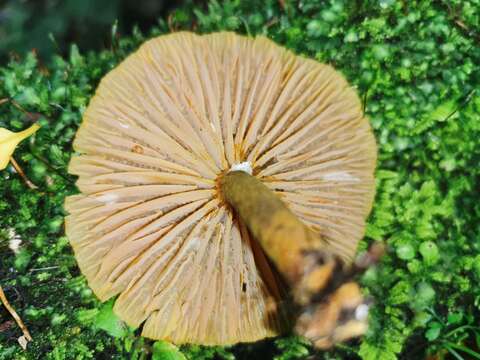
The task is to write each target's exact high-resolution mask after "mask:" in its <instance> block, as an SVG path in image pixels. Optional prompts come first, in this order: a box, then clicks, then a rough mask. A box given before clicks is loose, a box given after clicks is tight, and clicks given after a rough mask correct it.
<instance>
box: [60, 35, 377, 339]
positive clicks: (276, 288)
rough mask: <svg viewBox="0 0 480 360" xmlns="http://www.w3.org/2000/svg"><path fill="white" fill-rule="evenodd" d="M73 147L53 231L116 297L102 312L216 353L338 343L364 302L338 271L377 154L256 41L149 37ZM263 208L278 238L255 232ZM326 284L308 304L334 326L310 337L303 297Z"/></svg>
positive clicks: (348, 255)
mask: <svg viewBox="0 0 480 360" xmlns="http://www.w3.org/2000/svg"><path fill="white" fill-rule="evenodd" d="M74 149H75V151H76V152H77V153H78V154H77V155H74V156H73V157H72V160H71V162H70V166H69V172H70V173H71V174H75V175H78V176H79V179H78V181H77V185H78V188H79V190H80V192H81V193H80V194H78V195H73V196H70V197H68V198H67V200H66V204H65V206H66V210H67V211H68V213H69V215H68V216H67V218H66V233H67V236H68V238H69V239H70V243H71V245H72V247H73V249H74V252H75V256H76V259H77V261H78V264H79V267H80V269H81V271H82V273H83V274H84V275H85V276H86V278H87V280H88V283H89V285H90V287H91V288H92V289H93V291H94V293H95V294H96V295H97V296H98V297H99V299H100V300H102V301H106V300H107V299H110V298H112V297H114V296H117V295H118V298H117V299H116V302H115V306H114V311H115V312H116V313H117V314H118V315H119V316H120V317H121V318H122V319H123V320H124V321H126V322H127V323H128V324H129V325H131V326H135V327H137V326H140V325H141V324H143V333H142V334H143V335H144V336H146V337H149V338H153V339H165V340H168V341H172V342H174V343H176V344H183V343H197V344H205V345H227V344H234V343H238V342H251V341H256V340H259V339H262V338H266V337H272V336H276V335H278V334H281V333H284V332H286V331H288V330H289V329H291V328H292V326H294V324H296V325H295V328H296V329H297V331H299V332H300V333H301V334H304V335H306V336H308V337H310V338H311V339H313V338H314V337H315V336H316V335H318V334H320V335H321V336H322V340H320V341H317V340H315V339H313V340H314V342H316V343H318V346H319V347H328V346H329V345H330V344H331V343H333V342H335V341H336V339H338V340H339V341H341V340H343V339H345V338H349V336H348V332H347V335H345V329H343V328H342V327H341V326H340V325H341V324H339V323H338V321H336V320H339V319H340V317H341V316H340V313H341V312H342V311H343V310H345V308H348V309H350V310H351V311H354V312H355V310H358V306H360V305H364V302H363V299H362V297H361V294H360V292H359V290H358V286H357V285H356V284H354V283H353V282H350V281H349V280H348V279H347V278H348V277H347V276H346V275H345V274H347V270H348V265H349V264H350V263H351V260H352V258H353V256H354V254H355V251H356V247H357V243H358V241H359V240H360V239H361V238H362V236H363V234H364V227H365V218H366V216H367V215H368V213H369V211H370V209H371V206H372V199H373V195H374V178H373V171H374V167H375V161H376V146H375V140H374V137H373V134H372V131H371V128H370V126H369V123H368V121H367V119H366V118H365V117H364V116H363V113H362V109H361V104H360V101H359V99H358V96H357V95H356V92H355V91H354V89H352V88H351V87H350V86H349V85H348V83H347V81H346V80H345V79H344V78H343V77H342V76H341V75H340V74H339V73H338V72H337V71H335V70H334V69H333V68H332V67H331V66H328V65H324V64H320V63H318V62H316V61H313V60H310V59H306V58H303V57H299V56H296V55H294V54H293V53H292V52H290V51H288V50H286V49H284V48H282V47H280V46H278V45H276V44H275V43H273V42H272V41H270V40H268V39H267V38H264V37H257V38H255V39H251V38H247V37H243V36H239V35H236V34H233V33H214V34H209V35H202V36H199V35H195V34H192V33H188V32H180V33H174V34H169V35H163V36H159V37H157V38H154V39H152V40H150V41H147V42H146V43H145V44H143V45H142V46H141V47H140V49H139V50H138V51H136V52H135V53H133V54H132V55H130V56H129V57H128V58H127V59H126V60H124V61H123V62H122V63H121V64H120V65H119V66H117V67H116V68H115V69H114V70H112V71H111V72H110V73H108V74H107V75H106V76H105V77H104V78H103V79H102V81H101V83H100V85H99V86H98V89H97V91H96V93H95V96H94V97H93V98H92V100H91V102H90V104H89V106H88V108H87V110H86V111H85V113H84V116H83V122H82V124H81V126H80V129H79V130H78V133H77V135H76V137H75V141H74ZM278 211H279V212H278ZM274 214H283V215H282V216H284V217H283V218H282V217H281V218H279V219H280V221H279V223H278V224H277V225H278V227H277V228H275V229H273V230H274V231H276V234H277V235H279V234H280V239H279V240H278V241H277V240H276V238H277V237H276V236H271V235H272V234H274V233H272V232H270V233H269V235H268V234H267V235H266V236H263V235H265V234H266V233H268V232H269V231H270V230H272V227H271V226H270V225H271V224H272V223H271V219H272V215H274ZM282 219H283V220H285V222H283V221H282ZM285 224H290V225H291V227H290V228H289V229H286V228H287V227H288V226H286V225H285ZM273 230H272V231H273ZM286 230H288V231H291V232H285V231H286ZM301 233H302V234H301ZM281 234H283V235H281ZM285 234H286V235H285ZM302 236H303V237H302ZM265 239H267V240H265ZM339 264H340V265H339ZM344 264H345V265H344ZM322 269H323V270H322ZM336 274H337V275H338V274H341V275H342V276H337V275H336ZM344 275H345V276H344ZM340 277H342V278H345V279H346V280H345V281H342V282H341V283H339V284H337V285H338V286H336V287H335V291H331V292H330V293H328V294H327V293H325V296H324V297H323V298H324V299H330V300H329V301H330V302H329V303H327V304H326V303H325V302H320V303H319V304H318V305H319V306H316V307H315V310H318V309H321V310H322V311H323V313H322V312H320V313H321V314H323V315H321V316H324V315H325V314H327V313H326V312H325V311H326V310H328V311H330V312H329V314H330V315H331V316H330V318H332V319H334V321H333V322H332V324H333V325H329V326H328V329H327V330H325V329H326V328H325V327H323V326H322V325H321V324H320V330H318V329H317V330H315V329H314V328H315V327H313V328H312V326H311V325H312V324H311V323H309V321H307V322H305V321H306V320H305V316H306V314H307V313H312V312H311V311H310V310H311V309H310V308H309V307H310V305H311V304H312V301H313V300H315V301H316V299H314V293H315V294H318V291H320V290H322V288H324V287H325V286H326V285H327V283H329V281H330V280H332V279H333V278H335V281H336V280H338V279H339V278H340ZM322 281H323V282H322ZM332 281H333V280H332ZM296 284H302V285H301V286H296ZM350 284H353V285H350ZM345 286H346V288H344V287H345ZM352 286H353V287H352ZM292 288H293V298H294V301H293V304H294V306H292V301H291V297H290V292H291V291H292V290H291V289H292ZM336 290H338V291H336ZM344 294H349V295H344ZM332 303H336V304H341V305H338V306H335V307H334V308H333V307H331V306H329V305H328V304H332ZM350 310H349V311H350ZM309 311H310V312H309ZM335 311H336V312H335ZM357 312H361V311H357ZM364 312H365V311H363V313H364ZM320 313H319V314H320ZM342 321H343V320H342ZM358 321H359V322H358ZM358 321H357V322H358V324H357V323H355V324H354V325H363V327H361V328H360V327H359V326H357V328H355V329H356V330H355V331H353V332H351V333H352V334H354V336H356V335H358V334H357V333H362V332H364V330H365V320H364V317H363V318H362V319H361V321H360V320H358ZM315 326H317V327H318V326H319V324H318V322H317V323H316V325H315ZM342 326H343V325H342ZM312 329H313V330H312ZM338 329H340V330H342V329H343V332H340V335H338V336H336V337H335V331H336V330H338ZM312 331H313V333H314V334H313V333H312ZM322 331H323V332H324V333H326V334H327V335H325V336H327V337H328V341H327V340H326V338H325V336H324V335H322V334H323V333H322ZM309 332H310V333H312V334H313V335H311V334H310V333H309ZM309 334H310V335H309ZM315 334H316V335H315ZM322 344H323V345H322Z"/></svg>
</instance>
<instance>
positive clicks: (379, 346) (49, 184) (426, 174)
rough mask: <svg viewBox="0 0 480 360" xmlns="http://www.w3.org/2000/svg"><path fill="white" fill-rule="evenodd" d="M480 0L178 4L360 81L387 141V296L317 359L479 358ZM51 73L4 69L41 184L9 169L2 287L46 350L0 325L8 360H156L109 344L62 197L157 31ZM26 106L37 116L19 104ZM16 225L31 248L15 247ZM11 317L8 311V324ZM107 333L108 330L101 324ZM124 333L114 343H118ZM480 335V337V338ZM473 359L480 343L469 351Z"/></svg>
mask: <svg viewBox="0 0 480 360" xmlns="http://www.w3.org/2000/svg"><path fill="white" fill-rule="evenodd" d="M479 9H480V4H479V3H478V0H472V1H460V0H454V1H450V2H448V4H447V2H445V5H444V4H443V3H442V2H436V3H435V4H433V5H432V4H430V2H421V1H420V2H400V1H399V2H396V1H387V0H382V1H379V2H369V1H363V2H350V1H340V0H330V1H317V0H303V1H301V2H294V1H288V0H286V1H276V0H266V1H255V0H245V1H239V0H237V1H226V2H222V3H221V4H220V3H218V2H216V1H210V3H209V5H208V7H207V8H205V9H200V8H195V7H192V6H186V7H185V8H183V9H179V10H175V11H174V13H173V16H172V17H171V22H170V26H171V27H173V28H176V29H195V30H196V31H198V32H211V31H217V30H225V29H228V30H235V31H238V32H241V33H247V34H251V35H254V34H264V35H267V36H269V37H270V38H273V39H274V40H275V41H277V42H278V43H280V44H283V45H284V46H286V47H289V48H291V49H292V50H294V51H295V52H297V53H299V54H303V55H305V56H309V57H312V58H316V59H317V60H320V61H323V62H328V63H331V64H333V65H334V66H335V67H336V68H338V69H339V70H341V71H342V72H343V73H344V74H345V76H346V77H347V78H348V79H349V81H350V82H351V83H352V84H353V85H354V86H356V87H357V88H358V91H359V94H360V96H361V98H362V99H363V101H364V105H365V110H366V113H367V115H368V116H369V118H370V120H371V123H372V126H373V127H374V129H375V133H376V137H377V141H378V144H379V161H378V170H377V196H376V199H375V204H374V209H373V213H372V215H371V216H370V219H369V225H368V228H367V234H366V238H365V241H364V242H363V243H362V244H361V248H366V246H367V243H370V242H373V241H383V242H385V243H386V244H387V255H386V256H385V257H384V258H383V260H382V262H381V264H380V265H379V266H378V267H377V268H375V269H370V270H369V271H367V272H366V273H365V275H364V276H363V277H362V279H361V281H362V283H363V285H364V288H365V291H366V292H367V293H369V294H370V295H371V296H372V297H373V299H374V300H375V305H374V306H373V308H372V311H371V321H370V322H371V325H370V330H369V333H368V334H367V336H365V337H364V338H363V339H362V340H359V341H354V342H352V343H349V344H347V345H341V346H338V347H337V348H335V349H334V350H333V351H331V352H328V353H321V354H317V355H318V357H319V358H323V359H333V358H337V359H338V358H345V359H347V358H348V359H353V358H359V357H360V358H363V359H372V360H373V359H382V360H383V359H395V358H397V357H400V358H403V359H420V358H423V357H424V356H425V354H427V353H430V354H433V353H437V352H442V351H443V352H450V353H452V354H454V356H463V357H464V358H469V356H471V354H469V353H468V350H469V349H468V348H469V347H470V348H473V349H474V348H475V346H477V348H478V346H479V344H476V345H475V341H478V339H479V338H480V336H479V334H480V329H479V327H478V318H479V304H480V288H479V286H478V283H479V280H480V270H479V269H480V265H479V263H480V262H479V255H478V254H479V253H480V237H479V234H480V222H479V221H478V219H479V218H480V201H479V200H480V196H479V192H478V189H479V188H480V182H479V179H480V166H479V163H480V120H479V115H478V114H479V113H480V93H479V90H478V89H479V85H480V70H479V68H478V64H480V46H479V41H480V40H479V39H480V35H479V32H478V29H479V28H480V27H479V21H480V20H479V19H480V11H479ZM167 31H168V27H167V25H166V23H165V22H163V21H162V22H160V25H159V27H158V28H155V29H152V31H151V33H150V34H149V35H148V36H146V37H144V35H142V34H140V33H139V32H138V31H134V33H133V34H132V35H131V36H129V37H124V38H120V39H119V40H118V41H114V42H113V45H112V48H111V49H106V50H104V51H102V52H98V53H88V54H82V53H80V52H79V51H78V48H77V47H76V46H74V45H73V46H72V48H71V52H70V57H69V58H61V57H59V56H55V57H53V58H52V59H51V60H50V61H49V62H48V63H47V64H40V63H39V62H38V60H37V59H36V57H35V55H34V54H33V53H30V54H29V55H28V56H26V57H25V58H24V59H22V60H19V61H13V60H12V61H11V62H10V64H9V65H8V66H4V67H3V68H0V99H2V98H10V99H13V100H14V101H15V103H13V102H7V103H3V104H2V105H0V127H6V128H9V129H11V130H18V129H22V128H25V127H27V126H28V125H29V124H30V123H31V121H32V119H38V121H40V123H41V124H42V129H40V130H39V131H38V133H37V134H36V135H35V136H34V137H32V138H30V139H29V140H27V141H25V142H24V143H22V144H21V145H20V147H19V149H18V150H17V152H16V154H15V157H16V159H17V161H18V162H19V163H20V164H21V166H22V167H23V169H24V171H25V172H26V174H27V176H28V177H29V178H30V179H31V180H32V181H33V182H34V183H35V184H36V185H37V186H38V190H31V189H28V188H27V187H26V186H25V184H24V183H23V181H22V180H21V179H20V178H19V177H18V175H17V174H16V173H14V171H13V169H12V168H11V167H9V168H8V169H7V170H5V171H2V172H0V194H1V196H0V229H2V231H1V232H0V256H1V259H2V261H1V263H0V279H1V283H2V286H3V287H4V289H5V291H6V293H7V295H8V297H9V298H10V299H11V302H12V303H13V305H14V306H15V308H16V309H17V310H18V311H19V313H20V315H21V316H22V317H23V318H24V320H25V322H26V323H27V324H28V326H29V328H30V331H31V333H32V334H33V336H34V338H35V341H34V342H33V343H32V344H30V346H29V350H28V351H27V352H23V351H22V350H21V349H20V348H19V346H18V345H17V343H16V337H18V336H19V335H20V334H19V331H18V329H17V328H15V327H11V328H8V329H7V330H2V331H1V332H0V359H101V358H117V359H145V358H148V357H150V355H149V354H150V353H151V351H152V344H151V342H150V341H148V340H145V339H142V338H141V337H139V336H138V333H137V332H135V331H134V330H131V329H123V328H122V331H121V332H115V334H116V335H118V334H120V335H119V336H117V337H113V336H110V335H109V334H108V333H107V332H106V331H104V330H102V326H98V324H99V320H98V319H99V318H98V317H99V314H104V312H102V309H103V307H102V306H104V305H102V304H100V303H99V302H98V301H97V300H96V299H95V297H94V296H93V295H92V292H91V290H90V289H89V288H88V286H87V285H86V282H85V279H84V278H83V277H82V276H81V275H80V273H79V270H78V268H77V266H76V263H75V260H74V258H73V255H72V252H71V249H70V247H69V245H68V241H67V239H66V238H65V236H64V232H63V228H62V218H63V216H64V215H65V214H64V211H63V208H62V204H63V200H64V198H65V196H66V195H69V194H72V193H75V191H76V190H75V187H74V181H75V179H74V177H72V176H70V175H69V174H68V173H67V171H66V166H67V164H68V161H69V158H70V155H71V152H72V148H71V143H72V138H73V136H74V134H75V131H76V129H77V127H78V125H79V123H80V119H81V115H82V112H83V111H84V110H85V107H86V105H87V104H88V101H89V99H90V97H91V96H92V93H93V91H94V89H95V87H96V86H97V84H98V82H99V80H100V78H101V77H102V76H103V75H104V74H105V73H106V72H108V71H109V70H110V69H112V68H113V67H114V66H115V65H116V64H117V63H118V62H119V61H121V60H122V59H123V58H124V57H125V56H126V55H127V54H129V53H130V52H131V51H133V50H134V49H136V48H137V47H138V45H139V44H140V43H141V42H142V41H144V39H145V38H148V37H151V36H154V35H158V34H160V33H165V32H167ZM17 105H19V106H20V107H22V108H24V109H25V110H26V111H28V112H29V114H27V113H25V112H23V111H21V110H20V109H19V106H17ZM10 229H14V231H15V232H16V234H18V236H19V237H20V238H21V239H22V241H23V243H22V248H21V251H20V252H19V253H18V254H16V255H15V254H13V253H12V252H10V251H9V249H8V240H9V237H11V236H12V234H11V231H9V230H10ZM7 319H9V317H8V314H7V313H6V311H4V310H3V309H0V324H2V323H4V322H5V321H6V320H7ZM103 328H105V326H103ZM115 334H114V335H115ZM475 339H477V340H475ZM181 350H182V351H183V352H184V354H185V356H187V358H191V359H214V358H220V359H233V358H238V359H254V358H258V359H268V358H277V359H296V358H297V359H298V358H303V357H305V356H306V354H307V353H310V354H313V353H315V352H314V351H313V350H312V349H311V348H310V347H309V346H308V345H307V344H306V343H305V342H304V341H303V340H302V339H298V338H296V337H285V338H282V339H277V340H272V341H265V342H261V343H258V344H252V345H238V346H235V347H233V348H204V347H198V346H189V347H183V348H182V349H181ZM470 351H472V350H470Z"/></svg>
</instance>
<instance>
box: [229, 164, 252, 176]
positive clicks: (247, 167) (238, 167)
mask: <svg viewBox="0 0 480 360" xmlns="http://www.w3.org/2000/svg"><path fill="white" fill-rule="evenodd" d="M230 171H243V172H246V173H247V174H249V175H252V164H251V163H250V161H245V162H242V163H239V164H233V165H232V167H231V168H230Z"/></svg>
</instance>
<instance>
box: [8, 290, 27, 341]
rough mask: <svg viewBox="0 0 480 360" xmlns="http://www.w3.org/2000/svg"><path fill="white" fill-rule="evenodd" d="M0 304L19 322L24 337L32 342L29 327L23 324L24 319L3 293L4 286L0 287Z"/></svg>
mask: <svg viewBox="0 0 480 360" xmlns="http://www.w3.org/2000/svg"><path fill="white" fill-rule="evenodd" d="M0 302H1V303H2V304H3V306H5V308H6V309H7V311H8V312H9V313H10V315H12V317H13V318H14V319H15V321H16V322H17V324H18V326H19V327H20V329H21V330H22V331H23V335H24V336H25V338H26V339H27V340H28V341H32V340H33V339H32V336H31V335H30V332H29V331H28V329H27V327H26V326H25V324H24V323H23V321H22V319H21V318H20V316H18V314H17V312H16V311H15V309H14V308H13V307H12V306H11V305H10V303H9V302H8V300H7V297H6V296H5V293H4V292H3V289H2V286H1V285H0Z"/></svg>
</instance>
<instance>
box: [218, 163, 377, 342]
mask: <svg viewBox="0 0 480 360" xmlns="http://www.w3.org/2000/svg"><path fill="white" fill-rule="evenodd" d="M220 184H221V191H222V194H223V198H224V200H225V201H226V202H227V203H228V204H230V205H231V206H232V207H233V209H234V210H235V212H236V213H237V214H238V216H239V217H240V219H241V220H242V221H243V222H244V223H245V225H246V226H247V228H248V229H249V231H250V232H251V234H252V235H253V237H254V238H255V239H256V240H257V241H258V242H259V243H260V245H261V246H262V248H263V250H264V251H265V253H266V254H267V256H268V257H269V258H270V259H271V261H272V262H273V263H274V264H275V266H276V268H277V270H278V271H279V272H280V274H281V275H282V276H283V277H284V278H285V280H286V281H287V282H288V284H289V286H290V287H291V291H292V295H293V300H294V304H295V307H296V309H295V310H296V320H295V330H296V331H297V333H299V334H301V335H303V336H305V337H307V338H309V339H310V340H312V342H313V343H314V344H315V346H316V347H318V348H329V347H330V346H332V345H333V344H334V343H336V342H340V341H343V340H345V339H349V338H351V337H356V336H359V335H362V334H363V333H364V332H365V331H366V329H367V322H366V315H365V316H363V317H362V318H355V311H356V309H357V308H359V307H360V306H363V308H362V309H366V310H368V306H367V305H366V303H365V300H364V299H363V296H362V294H361V292H360V288H359V286H358V284H356V283H355V282H353V281H352V280H351V279H352V276H353V275H354V273H355V271H354V269H351V268H346V267H344V266H343V262H342V260H341V259H340V258H339V257H338V256H336V255H335V253H334V252H333V251H332V250H331V249H330V247H329V246H328V244H327V243H326V242H325V241H324V240H323V239H322V238H321V235H320V234H318V233H315V232H314V231H312V230H311V229H310V228H308V227H307V226H306V225H305V224H303V223H302V222H301V221H300V220H299V219H298V218H297V217H296V216H295V214H294V213H293V212H292V211H291V210H290V209H288V207H287V206H286V205H285V203H283V202H282V201H281V199H280V198H279V197H278V196H277V195H276V194H275V193H274V192H273V191H272V190H270V189H269V188H268V187H267V186H265V185H264V184H263V183H262V182H261V181H259V180H258V179H256V178H255V177H254V176H252V175H249V174H247V173H245V172H243V171H231V172H229V173H227V174H225V175H224V176H223V178H222V179H221V181H220ZM366 310H364V311H363V312H364V313H365V312H366ZM346 313H349V314H350V315H351V316H350V318H348V317H346V318H345V319H344V317H345V316H343V317H342V316H341V315H342V314H346Z"/></svg>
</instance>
